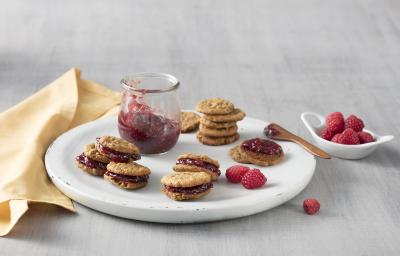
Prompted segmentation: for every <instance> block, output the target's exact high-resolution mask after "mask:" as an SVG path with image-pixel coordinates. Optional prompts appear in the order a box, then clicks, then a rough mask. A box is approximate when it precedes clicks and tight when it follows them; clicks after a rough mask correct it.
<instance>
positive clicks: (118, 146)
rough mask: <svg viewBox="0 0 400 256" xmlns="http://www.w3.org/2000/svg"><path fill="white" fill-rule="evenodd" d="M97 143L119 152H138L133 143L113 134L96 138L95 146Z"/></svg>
mask: <svg viewBox="0 0 400 256" xmlns="http://www.w3.org/2000/svg"><path fill="white" fill-rule="evenodd" d="M98 144H101V145H102V146H105V147H107V148H110V149H112V150H115V151H117V152H121V153H128V154H139V149H138V148H137V147H136V146H135V145H134V144H132V143H130V142H128V141H126V140H124V139H120V138H117V137H114V136H102V137H100V138H99V139H98V140H97V145H96V147H97V146H98ZM97 149H98V148H97Z"/></svg>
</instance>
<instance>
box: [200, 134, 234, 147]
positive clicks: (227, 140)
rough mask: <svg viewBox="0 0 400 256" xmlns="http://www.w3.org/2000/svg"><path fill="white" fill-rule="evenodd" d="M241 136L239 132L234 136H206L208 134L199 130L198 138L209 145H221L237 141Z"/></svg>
mask: <svg viewBox="0 0 400 256" xmlns="http://www.w3.org/2000/svg"><path fill="white" fill-rule="evenodd" d="M239 138H240V135H239V134H238V133H235V134H234V135H232V136H227V137H219V138H213V137H209V136H206V135H204V134H202V133H201V132H197V140H198V141H200V142H201V143H202V144H204V145H208V146H219V145H226V144H231V143H233V142H235V141H237V140H238V139H239Z"/></svg>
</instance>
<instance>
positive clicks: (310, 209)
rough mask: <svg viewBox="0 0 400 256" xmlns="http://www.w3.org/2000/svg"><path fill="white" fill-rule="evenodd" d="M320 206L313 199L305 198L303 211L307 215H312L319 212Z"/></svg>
mask: <svg viewBox="0 0 400 256" xmlns="http://www.w3.org/2000/svg"><path fill="white" fill-rule="evenodd" d="M320 207H321V205H320V204H319V202H318V201H317V199H315V198H307V199H306V200H304V201H303V209H304V211H305V212H306V213H307V214H310V215H314V214H316V213H317V212H318V211H319V208H320Z"/></svg>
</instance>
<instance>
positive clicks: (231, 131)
mask: <svg viewBox="0 0 400 256" xmlns="http://www.w3.org/2000/svg"><path fill="white" fill-rule="evenodd" d="M196 110H197V111H198V112H200V113H203V114H204V115H203V116H202V117H201V118H200V127H199V131H198V132H197V139H198V140H199V141H200V142H201V143H203V144H205V145H210V146H218V145H226V144H230V143H233V142H235V141H237V140H238V139H239V137H240V136H239V133H238V126H237V124H236V122H238V121H240V120H242V119H243V118H244V117H245V116H246V114H245V113H244V112H243V111H242V110H240V109H238V108H235V106H234V105H233V103H232V102H230V101H229V100H225V99H221V98H212V99H206V100H202V101H200V102H199V103H198V104H197V106H196Z"/></svg>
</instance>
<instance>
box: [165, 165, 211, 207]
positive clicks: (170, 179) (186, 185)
mask: <svg viewBox="0 0 400 256" xmlns="http://www.w3.org/2000/svg"><path fill="white" fill-rule="evenodd" d="M161 184H163V185H164V188H163V189H162V192H163V193H164V194H165V195H166V196H168V197H169V198H171V199H172V200H176V201H181V200H194V199H198V198H201V197H203V196H205V195H207V194H208V193H210V191H211V189H212V187H213V184H212V182H211V177H210V175H208V174H207V173H205V172H173V173H170V174H167V175H166V176H164V177H163V178H162V179H161Z"/></svg>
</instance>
